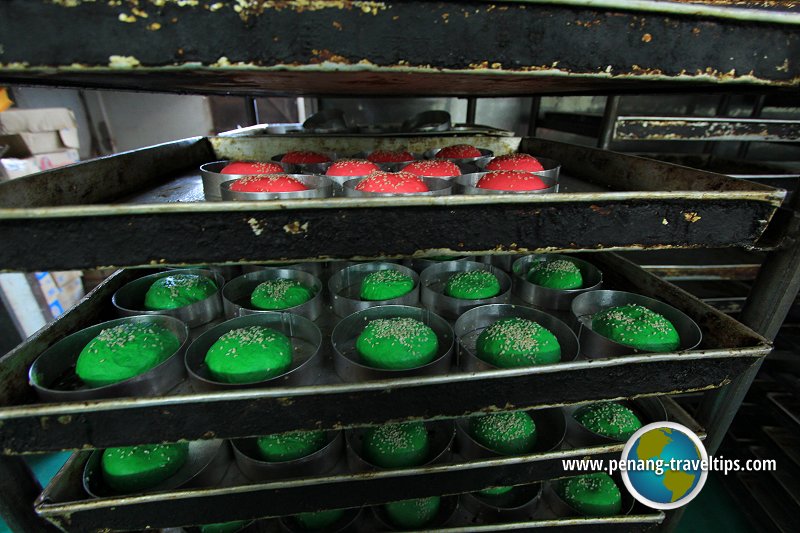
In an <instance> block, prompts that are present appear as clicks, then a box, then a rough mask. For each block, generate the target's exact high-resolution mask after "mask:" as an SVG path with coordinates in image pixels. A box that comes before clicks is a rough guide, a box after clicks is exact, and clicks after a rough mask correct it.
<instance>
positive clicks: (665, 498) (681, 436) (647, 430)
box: [620, 422, 708, 510]
mask: <svg viewBox="0 0 800 533" xmlns="http://www.w3.org/2000/svg"><path fill="white" fill-rule="evenodd" d="M620 463H621V464H622V465H625V466H626V468H625V469H621V472H620V474H621V475H622V481H623V482H624V483H625V486H626V487H627V488H628V491H630V493H631V494H632V495H633V497H634V498H636V499H637V500H638V501H640V502H641V503H643V504H644V505H647V506H648V507H651V508H653V509H662V510H668V509H675V508H677V507H681V506H683V505H686V504H687V503H689V502H690V501H692V500H693V499H694V498H695V496H697V494H699V493H700V491H701V490H702V488H703V485H705V482H706V478H707V477H708V470H707V468H708V454H707V453H706V449H705V447H704V446H703V443H702V442H700V439H699V438H698V437H697V435H695V434H694V433H693V432H692V431H691V430H690V429H688V428H687V427H685V426H682V425H680V424H676V423H674V422H655V423H653V424H648V425H646V426H644V427H643V428H641V429H639V430H638V431H637V432H636V433H634V434H633V435H632V436H631V438H630V439H629V440H628V442H627V443H626V445H625V449H624V450H623V451H622V457H621V458H620ZM704 467H705V469H704Z"/></svg>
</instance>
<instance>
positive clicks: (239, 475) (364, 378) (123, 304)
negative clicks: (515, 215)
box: [30, 255, 701, 531]
mask: <svg viewBox="0 0 800 533" xmlns="http://www.w3.org/2000/svg"><path fill="white" fill-rule="evenodd" d="M558 259H562V260H568V261H572V262H574V264H575V265H576V266H578V268H579V269H580V271H581V273H582V275H583V279H584V286H583V287H581V288H579V289H570V290H556V289H547V288H545V287H541V286H537V285H534V284H532V283H531V282H529V281H527V279H526V278H527V275H526V274H527V272H528V270H529V268H530V266H531V265H533V264H534V263H536V262H540V261H554V260H558ZM412 265H413V266H416V267H417V268H422V267H424V269H423V270H421V272H419V273H418V272H416V271H414V270H413V269H411V268H408V267H406V266H403V265H400V264H397V263H393V262H370V263H354V264H349V265H340V264H336V263H332V264H330V265H328V267H329V268H327V269H326V268H323V267H321V266H320V265H315V266H314V267H312V268H308V267H303V266H301V267H300V268H303V269H302V270H300V269H299V268H293V267H292V266H285V267H278V268H262V269H261V270H256V269H255V268H251V269H249V270H252V271H251V272H248V273H245V274H241V275H238V276H236V277H234V278H233V279H227V280H226V279H224V278H223V277H222V276H221V275H220V274H219V273H217V272H214V271H212V270H204V269H188V270H170V271H165V272H159V273H156V274H152V275H147V276H143V277H141V278H138V279H136V280H133V281H131V282H129V283H127V284H125V285H124V286H122V287H121V288H120V289H118V290H117V292H116V293H115V294H114V297H113V298H112V301H113V304H114V306H115V307H116V309H117V313H118V314H119V315H120V316H122V317H123V318H120V319H116V320H112V321H110V322H105V323H101V324H97V325H94V326H91V327H89V328H86V329H83V330H80V331H78V332H76V333H74V334H72V335H70V336H68V337H66V338H64V339H63V340H61V341H60V342H57V343H56V344H54V345H53V346H52V347H51V348H50V349H49V350H47V351H45V352H44V353H43V354H42V355H41V356H40V357H39V358H38V359H37V360H36V362H35V363H34V364H33V365H32V367H31V370H30V382H31V384H32V386H33V387H34V389H35V390H36V391H37V393H38V394H39V395H40V398H41V399H42V400H44V401H53V400H65V399H67V400H69V399H76V400H86V399H94V398H108V397H117V396H125V395H127V396H151V395H158V394H164V393H168V392H169V391H172V390H174V391H186V388H187V387H188V388H189V389H190V390H192V391H194V392H208V391H231V390H237V389H241V390H243V389H253V388H256V389H263V388H270V387H283V388H286V387H298V386H313V385H322V384H331V383H337V382H340V383H341V382H345V383H363V382H370V381H380V380H384V379H395V378H402V377H413V376H435V375H449V374H455V373H474V372H477V373H480V372H485V371H492V370H496V369H497V368H498V367H497V366H495V365H493V364H490V363H488V362H487V361H485V360H483V359H482V358H481V356H480V354H479V353H478V350H477V348H476V339H477V338H478V337H479V336H480V334H481V332H483V331H484V330H485V329H486V328H487V327H489V326H491V325H492V324H493V323H494V322H496V321H498V320H500V319H505V318H510V317H514V318H522V319H526V320H532V321H534V322H536V323H538V324H539V325H540V326H542V327H544V328H546V329H547V330H548V331H550V332H551V333H552V334H553V335H554V336H555V338H556V339H557V340H558V343H559V345H560V348H561V356H560V362H556V363H553V364H552V365H559V364H569V363H570V362H571V361H575V360H579V359H582V358H597V357H603V354H604V353H605V354H606V355H605V356H606V357H619V356H623V357H624V356H625V355H628V354H631V353H636V352H637V350H634V349H631V348H628V349H627V350H626V351H621V350H620V348H619V346H622V345H618V343H615V342H613V341H611V340H609V339H605V338H603V337H601V336H599V335H597V333H596V332H594V331H593V330H592V322H591V315H592V314H594V313H597V312H598V311H599V310H601V309H604V308H606V307H609V306H616V305H623V304H627V303H636V304H639V305H643V306H646V307H649V308H651V309H653V310H656V311H658V312H660V313H662V314H663V315H664V316H667V317H668V318H669V319H670V321H671V322H673V324H675V327H676V329H677V330H678V331H679V333H680V336H681V347H680V349H681V350H684V349H687V350H688V349H691V348H694V347H696V346H697V345H699V343H700V341H701V333H700V328H699V327H698V326H697V324H695V323H694V321H692V319H691V318H689V317H688V316H686V315H685V314H684V313H682V312H681V311H678V310H677V309H674V308H672V307H671V306H669V305H667V304H665V303H663V302H660V301H657V300H652V299H649V298H646V297H644V296H640V295H635V294H632V293H628V292H622V291H614V290H600V289H601V286H602V284H603V275H602V272H600V270H599V269H597V268H596V267H595V266H594V265H593V264H592V263H591V262H588V261H585V260H581V259H577V258H573V257H570V256H550V255H545V256H525V257H521V258H520V259H518V260H517V261H516V262H515V263H514V264H513V268H512V269H511V271H510V272H504V271H502V270H501V269H499V268H497V267H493V266H491V265H487V264H485V263H478V262H473V261H469V260H465V259H464V258H462V259H456V260H451V261H441V262H434V264H431V265H430V266H426V265H425V264H424V263H423V264H419V263H417V264H413V263H412ZM342 267H343V268H342ZM384 270H392V271H395V272H397V273H398V274H402V275H404V276H406V277H407V278H408V279H409V280H410V281H411V286H412V287H411V289H410V290H409V291H408V292H407V293H405V294H402V295H400V296H398V297H396V298H392V299H389V300H365V299H362V298H361V297H360V295H359V290H358V289H359V287H360V285H361V283H362V282H363V280H364V279H365V277H367V276H368V275H370V274H373V273H375V272H379V271H384ZM478 271H479V272H486V273H490V274H492V275H493V276H494V277H495V278H496V279H497V282H498V285H499V290H498V292H497V294H496V295H495V296H492V297H489V298H483V299H475V300H462V299H458V298H453V297H451V296H447V295H446V294H445V292H446V290H445V288H444V287H445V286H446V285H447V281H448V279H449V278H450V277H451V276H453V275H456V274H460V273H470V272H478ZM311 272H316V273H318V274H321V275H322V276H325V277H327V280H326V281H327V283H323V281H322V279H320V276H318V275H315V274H314V273H311ZM175 273H191V274H195V275H200V276H205V277H207V278H209V279H212V280H214V281H215V283H216V285H217V291H216V292H214V293H213V294H211V295H210V296H208V297H207V298H205V299H203V300H201V301H198V302H195V303H192V304H189V305H187V306H184V307H179V308H176V309H171V310H166V311H155V310H147V309H145V308H144V306H143V303H142V302H143V299H144V294H145V293H146V292H147V290H148V288H149V286H150V285H152V283H154V282H155V281H156V280H158V279H161V278H163V277H165V276H170V275H172V274H175ZM326 274H327V276H326ZM275 280H286V281H291V282H296V283H299V284H301V285H302V286H304V287H306V288H308V289H309V290H310V293H311V295H312V296H311V297H310V299H308V300H307V301H305V302H303V303H301V304H299V305H296V306H294V307H291V308H288V309H283V310H279V311H275V310H264V309H258V308H255V307H254V306H253V304H252V302H251V301H250V294H251V293H252V292H253V290H254V288H255V287H256V286H258V285H259V284H260V283H263V282H270V281H275ZM385 318H411V319H414V320H417V321H419V322H421V323H422V324H424V325H426V326H427V327H429V328H431V330H432V331H433V332H434V333H435V336H436V338H437V341H438V349H437V352H436V353H435V355H434V356H433V358H432V360H431V361H430V362H428V363H426V364H424V365H420V366H417V367H413V368H404V369H397V368H377V367H374V366H370V364H369V363H368V362H367V361H365V360H364V359H363V358H362V357H361V355H360V353H359V351H358V349H357V348H356V347H355V345H356V339H357V337H358V336H359V335H360V333H361V332H362V331H363V329H364V327H365V326H366V324H369V323H370V322H372V321H374V320H378V319H385ZM126 321H132V322H142V321H149V322H154V323H157V324H159V325H162V326H164V327H165V328H166V329H168V330H169V331H170V332H172V333H173V334H174V335H176V336H177V337H178V339H179V341H180V342H181V344H180V348H179V349H178V350H177V351H176V352H175V353H174V354H172V355H171V356H170V357H169V358H168V359H167V360H166V361H165V362H164V363H162V365H161V366H158V367H156V368H153V369H151V370H150V371H148V372H146V373H144V374H142V375H140V376H136V377H134V378H132V379H129V380H127V381H123V382H121V383H117V384H114V385H110V386H107V387H98V388H89V387H87V386H86V385H84V384H82V383H81V382H80V379H79V378H78V377H77V376H76V375H75V360H76V358H77V356H78V353H79V352H80V350H81V348H82V347H83V346H84V345H85V344H86V343H87V342H88V341H89V340H91V339H92V338H93V337H95V336H96V335H97V334H98V333H99V332H100V331H102V330H103V329H105V328H108V327H111V326H113V325H115V324H117V323H120V322H126ZM254 326H260V327H267V328H270V329H272V330H275V331H278V332H280V333H282V334H284V335H285V336H286V337H287V338H288V339H289V340H290V342H291V347H292V350H291V351H292V362H291V364H290V365H289V366H288V367H286V368H285V369H284V370H283V371H281V372H279V373H278V374H277V375H272V376H270V377H269V378H266V379H256V380H251V381H247V382H241V383H231V382H222V381H219V379H217V378H215V377H214V376H213V375H212V374H211V373H210V371H209V368H208V367H207V365H206V353H207V352H208V350H209V348H210V347H211V346H212V345H213V344H214V343H215V342H217V341H218V340H219V339H220V337H223V336H224V335H225V334H227V333H228V332H231V331H234V330H238V329H242V328H251V327H254ZM585 346H588V347H589V348H590V351H588V352H587V351H586V349H585ZM176 361H177V363H176ZM56 362H57V363H56ZM179 363H180V364H179ZM187 377H188V380H186V378H187ZM502 401H503V399H502V398H498V405H502ZM624 405H625V406H626V407H627V408H629V409H630V410H631V411H632V412H634V413H635V414H636V415H637V416H638V418H639V420H640V421H641V423H642V424H646V423H650V422H654V421H659V420H666V419H667V416H668V415H667V412H666V410H665V409H664V407H663V405H662V404H661V403H660V402H659V401H658V400H657V399H653V398H650V399H639V400H633V401H630V402H624ZM578 408H579V406H570V407H568V408H560V407H555V408H547V409H538V410H533V411H529V414H530V416H531V417H532V420H533V421H534V423H535V427H536V430H537V433H538V437H537V442H536V444H535V446H534V447H532V448H530V449H528V450H527V451H526V452H525V453H524V454H523V455H525V454H534V455H535V454H548V453H551V452H557V451H560V450H564V451H567V450H571V449H575V448H577V449H582V448H591V447H593V446H600V447H602V446H608V445H617V444H621V442H624V439H622V440H621V439H614V438H609V437H607V436H603V435H598V434H595V433H592V431H590V430H589V429H587V428H585V427H583V426H581V425H580V424H579V423H578V422H577V420H576V419H575V418H574V417H573V414H574V412H575V410H576V409H578ZM423 427H424V432H425V434H426V435H427V436H426V439H427V451H426V453H425V456H424V457H423V458H421V459H419V460H418V461H417V462H415V463H414V464H413V465H405V466H403V467H401V468H405V467H409V466H413V467H414V468H428V467H435V466H436V465H444V466H447V465H456V464H461V463H464V462H465V461H466V462H470V461H482V460H487V459H493V458H494V459H497V458H501V457H502V454H498V453H496V452H494V451H493V450H491V449H489V448H487V447H486V446H484V445H483V444H481V443H480V442H479V441H478V440H476V438H475V437H474V436H473V434H472V433H471V430H470V419H469V418H461V419H455V420H436V421H427V422H425V423H424V426H423ZM313 429H314V428H306V431H312V430H313ZM370 431H372V430H370V429H369V428H363V427H352V428H348V429H346V430H344V431H342V430H329V431H326V432H324V435H322V436H321V439H322V440H321V441H320V445H319V446H317V448H316V449H314V450H312V451H311V452H310V453H308V454H305V455H302V456H300V457H296V458H292V459H288V460H280V461H276V460H270V459H267V458H265V456H264V455H263V453H262V452H261V451H260V448H259V444H258V437H257V435H256V436H252V437H247V438H237V439H233V440H231V441H230V442H229V441H226V440H218V439H217V440H210V441H196V442H192V443H191V444H190V446H189V460H188V462H187V464H186V466H185V467H184V468H183V469H182V470H181V471H180V472H178V473H176V474H175V476H173V477H172V478H170V479H168V480H167V481H164V482H162V483H161V484H159V485H156V486H154V487H153V488H152V491H162V490H177V489H181V490H182V489H185V488H192V487H197V486H203V487H211V486H217V485H218V484H219V483H222V486H230V485H234V486H238V485H242V484H248V483H263V482H270V481H276V480H288V479H298V478H305V479H307V478H314V477H316V476H345V477H348V476H355V477H354V478H353V479H356V478H357V477H358V476H359V475H362V473H366V472H370V471H376V470H377V471H385V470H387V467H385V466H380V465H379V464H376V463H375V462H374V460H373V459H372V458H371V457H370V455H369V453H370V452H369V450H368V449H367V445H366V444H365V442H366V440H368V438H369V437H368V435H369V433H370ZM99 464H100V452H94V453H92V454H90V455H88V457H86V458H85V459H84V464H83V468H84V475H83V479H84V488H85V491H86V493H87V494H88V495H89V496H90V497H101V498H102V497H107V496H113V495H115V493H114V492H113V491H109V489H108V487H107V486H105V485H104V484H103V481H102V475H101V473H100V466H99ZM393 468H396V467H390V468H388V470H392V469H393ZM497 483H498V480H489V479H487V480H486V484H487V485H486V487H484V488H489V487H492V486H496V485H497ZM512 485H516V484H513V483H512ZM557 488H558V487H555V488H554V485H553V484H552V483H549V482H546V481H543V482H537V483H533V484H527V485H516V486H515V488H513V489H512V490H511V491H510V492H508V493H506V494H502V495H499V496H494V495H487V494H483V493H478V492H467V493H464V494H462V495H461V496H460V497H455V496H451V497H447V498H442V500H441V502H440V504H439V507H438V509H439V510H438V511H437V513H436V518H435V520H433V521H432V522H430V524H436V527H441V528H446V527H449V526H450V525H452V524H457V525H465V524H483V523H497V522H507V521H512V522H513V521H535V520H547V519H551V518H553V517H566V516H574V515H575V511H574V510H571V509H569V506H568V505H566V504H565V503H564V502H563V501H560V499H559V497H558V490H557ZM148 492H150V491H149V490H148ZM623 504H624V505H623V510H622V514H627V513H630V512H631V508H632V502H630V501H627V500H626V501H625V502H623ZM629 504H630V505H629ZM337 520H338V521H337V524H338V523H340V522H341V526H342V528H341V529H337V528H335V527H334V528H333V529H331V531H333V530H336V531H345V530H351V529H352V528H353V527H356V526H358V527H367V528H378V527H380V528H382V529H383V530H391V529H393V528H395V526H394V525H392V524H393V522H392V518H391V517H389V516H388V515H387V511H386V508H384V507H383V506H378V507H375V508H374V509H371V510H357V509H356V510H351V511H348V512H347V513H346V514H345V515H342V517H340V518H339V519H337ZM364 523H366V524H368V525H367V526H364V525H363V524H364ZM279 526H280V527H281V528H283V529H284V530H286V531H295V530H298V524H297V519H296V518H283V519H281V520H280V521H279ZM242 527H243V528H244V527H248V528H249V527H253V526H252V524H250V523H247V524H243V525H242ZM337 527H338V526H337ZM365 530H374V529H365Z"/></svg>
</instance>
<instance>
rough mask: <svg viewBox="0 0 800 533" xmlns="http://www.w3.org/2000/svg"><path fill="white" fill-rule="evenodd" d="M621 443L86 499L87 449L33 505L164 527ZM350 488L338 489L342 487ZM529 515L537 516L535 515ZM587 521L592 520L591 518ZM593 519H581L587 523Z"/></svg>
mask: <svg viewBox="0 0 800 533" xmlns="http://www.w3.org/2000/svg"><path fill="white" fill-rule="evenodd" d="M665 407H666V408H667V412H668V417H669V419H670V420H672V421H677V422H679V423H682V424H684V425H686V426H687V427H689V428H690V429H692V430H693V431H695V432H696V433H697V434H698V435H699V436H700V437H701V438H704V436H705V432H704V430H703V429H702V428H701V427H699V426H698V425H697V423H696V422H695V421H694V420H692V419H691V418H690V417H689V416H688V415H687V414H686V412H685V411H683V410H682V409H681V408H680V407H678V406H677V404H675V403H674V402H673V401H671V400H668V399H665ZM623 446H624V443H620V444H614V445H604V446H591V447H584V448H579V449H570V448H569V447H566V448H563V449H560V450H557V451H553V452H548V453H540V454H532V455H526V456H519V457H503V458H494V459H484V460H480V461H469V462H466V461H464V459H462V458H460V457H458V456H455V457H454V459H453V461H451V462H449V463H446V464H439V465H431V466H425V467H418V468H409V469H400V470H384V471H380V472H370V473H362V474H354V473H349V472H348V470H347V467H346V466H345V465H344V464H340V465H339V466H338V467H337V468H335V469H334V471H333V473H331V474H327V475H322V476H310V477H305V478H298V479H286V480H275V481H271V482H262V483H255V482H252V481H248V480H247V478H245V477H243V475H242V474H241V473H240V472H239V470H238V468H237V467H236V466H235V465H234V464H230V467H229V469H228V471H227V473H226V474H225V477H224V479H223V481H222V483H221V484H220V485H219V486H217V487H207V488H204V487H199V488H194V489H180V490H175V491H169V492H160V493H152V494H142V495H131V496H120V497H104V498H89V497H88V496H87V495H86V494H85V493H84V492H83V489H82V483H83V471H84V466H85V464H86V461H87V459H88V456H89V453H87V452H80V453H77V454H75V455H73V457H72V458H70V460H69V462H68V463H67V465H66V466H65V467H64V468H63V469H62V471H61V472H60V473H59V475H58V476H57V477H56V478H54V479H53V481H52V482H51V484H50V485H49V486H48V487H47V488H46V489H45V491H44V492H43V493H42V495H41V497H40V498H39V500H38V502H37V506H36V508H37V512H38V513H39V514H40V515H41V516H43V517H46V518H47V519H48V520H51V521H52V522H54V523H56V524H57V525H58V526H59V527H61V528H62V529H64V530H65V531H68V532H72V531H74V532H80V531H97V530H117V529H139V528H145V527H148V526H149V527H152V528H158V527H162V528H166V527H178V526H186V525H190V524H202V523H214V522H219V521H229V520H249V519H254V518H263V517H268V516H269V517H271V516H285V515H292V514H296V513H298V512H307V511H315V510H320V509H339V508H351V507H358V506H362V505H376V504H382V503H387V502H391V501H396V500H400V499H404V498H407V497H408V494H409V492H410V491H412V490H413V492H414V494H415V495H416V496H417V497H426V496H440V495H449V494H459V493H464V492H467V491H477V490H480V489H483V488H486V487H489V486H496V485H520V484H530V483H535V482H541V481H546V480H549V479H555V478H558V477H563V476H564V470H563V466H562V459H569V458H592V459H602V460H605V461H608V460H610V459H614V458H617V457H618V456H619V453H621V452H622V448H623ZM344 486H346V487H347V490H340V488H341V487H344ZM532 518H534V517H532ZM661 518H663V515H660V513H654V512H652V511H649V510H645V509H644V508H635V509H634V512H633V513H632V515H631V516H616V517H609V518H608V519H605V520H604V521H601V522H600V523H599V525H603V524H605V525H607V526H613V525H616V526H618V527H627V528H628V529H626V530H628V531H630V528H631V527H636V525H638V526H640V527H641V526H642V525H643V524H645V525H646V524H648V523H653V522H657V521H660V520H661ZM583 520H587V519H576V518H560V519H556V518H553V519H551V520H550V521H549V522H547V523H546V524H547V525H550V526H563V525H569V523H570V521H576V522H577V524H576V525H581V521H583ZM588 520H591V519H588ZM590 524H591V522H586V523H585V524H583V525H585V526H588V525H590Z"/></svg>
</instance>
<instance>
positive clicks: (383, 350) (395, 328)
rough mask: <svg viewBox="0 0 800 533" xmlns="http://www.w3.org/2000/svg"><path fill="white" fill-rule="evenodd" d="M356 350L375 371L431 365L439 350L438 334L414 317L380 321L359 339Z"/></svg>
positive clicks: (366, 329) (377, 320)
mask: <svg viewBox="0 0 800 533" xmlns="http://www.w3.org/2000/svg"><path fill="white" fill-rule="evenodd" d="M356 350H357V351H358V353H359V354H360V355H361V357H362V358H363V359H364V362H365V363H366V364H367V365H369V366H371V367H373V368H387V369H392V370H401V369H407V368H416V367H419V366H422V365H425V364H428V363H430V362H431V361H433V360H434V359H435V358H436V354H437V352H438V351H439V340H438V339H437V338H436V333H434V331H433V330H432V329H431V328H430V327H428V326H426V325H425V324H423V323H422V322H420V321H419V320H415V319H413V318H379V319H376V320H373V321H372V322H370V323H369V324H367V326H366V327H365V328H364V330H363V331H362V332H361V334H360V335H359V336H358V338H357V339H356Z"/></svg>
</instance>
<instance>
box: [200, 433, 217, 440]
mask: <svg viewBox="0 0 800 533" xmlns="http://www.w3.org/2000/svg"><path fill="white" fill-rule="evenodd" d="M215 438H217V434H216V433H214V432H213V431H206V432H205V433H203V439H207V440H211V439H215Z"/></svg>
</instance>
